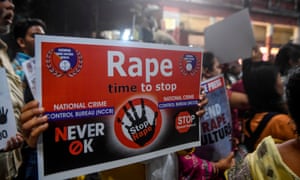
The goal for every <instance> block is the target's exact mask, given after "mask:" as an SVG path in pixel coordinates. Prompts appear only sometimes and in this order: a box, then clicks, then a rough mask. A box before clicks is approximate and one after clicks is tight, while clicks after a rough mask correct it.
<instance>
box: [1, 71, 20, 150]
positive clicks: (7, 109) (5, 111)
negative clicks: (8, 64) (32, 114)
mask: <svg viewBox="0 0 300 180" xmlns="http://www.w3.org/2000/svg"><path fill="white" fill-rule="evenodd" d="M0 84H1V86H0V150H2V149H4V148H6V143H7V141H8V140H9V139H10V138H11V137H15V136H16V134H17V127H16V120H15V116H14V110H13V105H12V102H11V98H10V90H9V87H8V82H7V77H6V72H5V69H4V68H0Z"/></svg>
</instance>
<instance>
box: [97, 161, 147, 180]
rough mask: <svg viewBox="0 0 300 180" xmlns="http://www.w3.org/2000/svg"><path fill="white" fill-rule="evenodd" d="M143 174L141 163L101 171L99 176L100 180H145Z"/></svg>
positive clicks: (143, 166)
mask: <svg viewBox="0 0 300 180" xmlns="http://www.w3.org/2000/svg"><path fill="white" fill-rule="evenodd" d="M145 172H146V171H145V165H144V164H142V163H136V164H131V165H128V166H122V167H119V168H115V169H110V170H106V171H102V172H101V173H100V174H101V180H127V179H130V180H145V179H146V175H145V174H146V173H145Z"/></svg>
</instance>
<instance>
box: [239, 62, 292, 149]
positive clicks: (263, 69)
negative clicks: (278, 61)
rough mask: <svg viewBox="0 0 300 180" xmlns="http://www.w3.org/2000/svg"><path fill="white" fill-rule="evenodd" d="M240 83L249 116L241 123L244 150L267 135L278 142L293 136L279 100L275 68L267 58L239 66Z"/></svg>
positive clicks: (277, 75)
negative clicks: (246, 97) (241, 79)
mask: <svg viewBox="0 0 300 180" xmlns="http://www.w3.org/2000/svg"><path fill="white" fill-rule="evenodd" d="M243 84H244V88H245V91H246V94H247V96H248V99H249V104H250V110H249V111H250V118H249V119H248V120H247V121H246V122H245V126H244V127H245V128H244V133H245V145H246V146H247V148H248V150H249V151H250V152H251V151H252V150H253V149H255V148H256V146H257V145H258V143H259V142H261V140H262V139H263V138H264V137H266V136H269V135H271V136H272V137H273V138H274V139H276V142H278V143H279V142H282V141H286V140H289V139H292V138H294V137H295V135H296V134H295V127H294V124H293V122H292V120H291V118H290V116H289V115H288V114H287V110H286V106H285V103H284V102H283V93H284V92H283V91H284V90H283V84H282V81H281V76H280V73H279V70H278V68H277V67H276V66H274V65H273V64H272V63H270V62H264V61H261V62H251V63H249V64H248V65H247V67H245V68H244V70H243ZM265 119H267V120H265ZM264 122H266V123H264ZM260 124H261V125H260ZM256 130H257V131H256Z"/></svg>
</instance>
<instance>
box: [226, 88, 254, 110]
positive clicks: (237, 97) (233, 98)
mask: <svg viewBox="0 0 300 180" xmlns="http://www.w3.org/2000/svg"><path fill="white" fill-rule="evenodd" d="M228 91H229V92H228V94H229V97H228V99H229V104H230V107H231V108H238V109H246V108H248V107H249V101H248V96H247V94H245V93H242V92H237V91H231V90H228Z"/></svg>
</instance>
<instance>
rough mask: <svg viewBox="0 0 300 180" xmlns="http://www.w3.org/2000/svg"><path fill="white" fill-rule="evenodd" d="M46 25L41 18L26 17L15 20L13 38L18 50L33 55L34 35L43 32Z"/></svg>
mask: <svg viewBox="0 0 300 180" xmlns="http://www.w3.org/2000/svg"><path fill="white" fill-rule="evenodd" d="M45 31H46V25H45V23H44V22H43V21H42V20H41V19H36V18H26V19H21V20H19V21H17V22H16V24H15V26H14V30H13V33H14V38H15V40H16V43H17V45H18V47H19V48H20V50H21V51H22V52H24V53H25V54H28V55H29V56H32V57H33V56H34V36H35V35H36V34H45Z"/></svg>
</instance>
